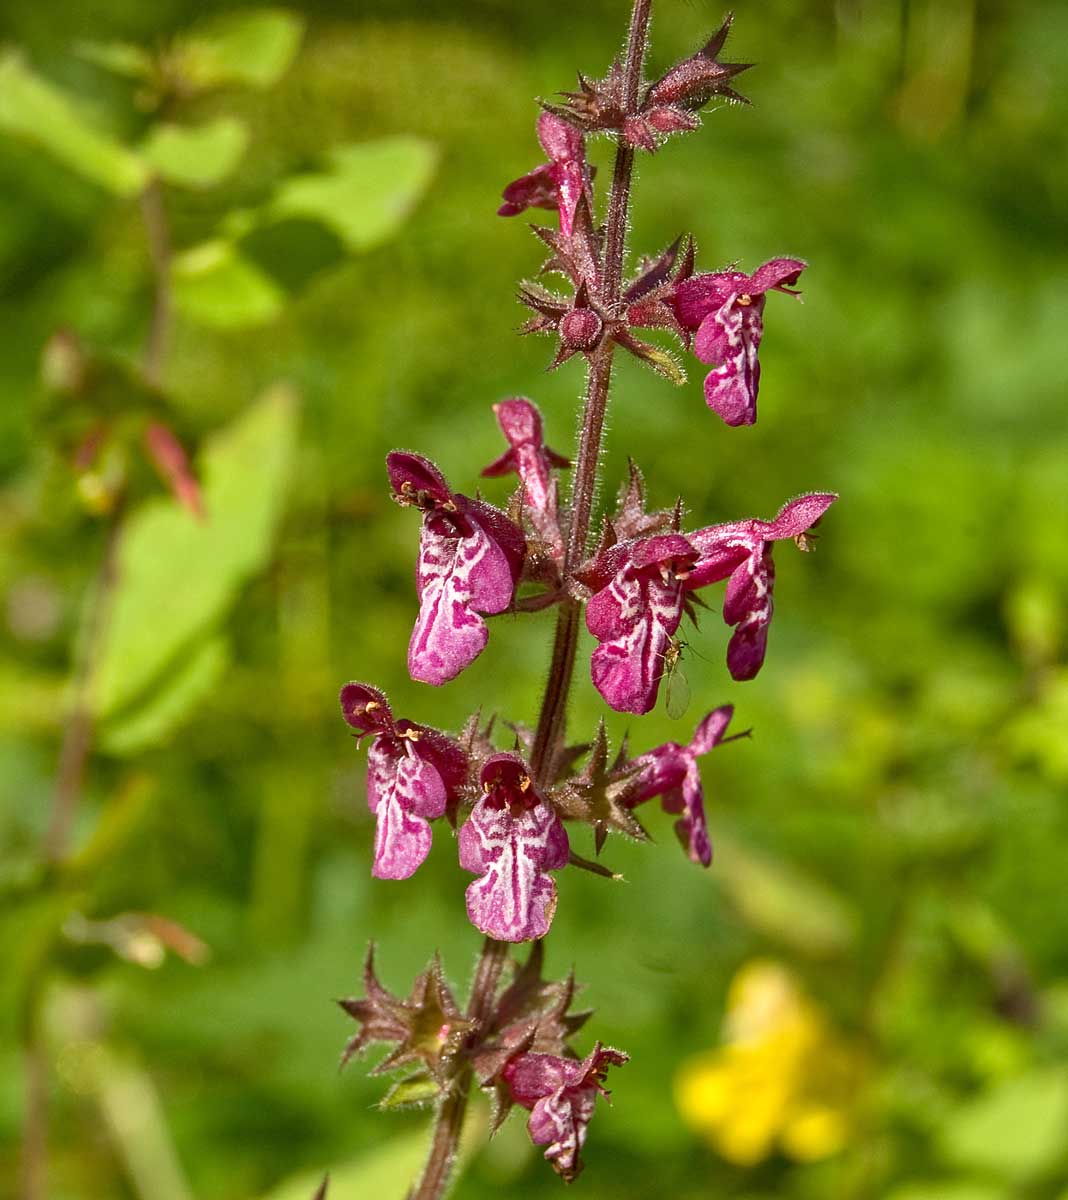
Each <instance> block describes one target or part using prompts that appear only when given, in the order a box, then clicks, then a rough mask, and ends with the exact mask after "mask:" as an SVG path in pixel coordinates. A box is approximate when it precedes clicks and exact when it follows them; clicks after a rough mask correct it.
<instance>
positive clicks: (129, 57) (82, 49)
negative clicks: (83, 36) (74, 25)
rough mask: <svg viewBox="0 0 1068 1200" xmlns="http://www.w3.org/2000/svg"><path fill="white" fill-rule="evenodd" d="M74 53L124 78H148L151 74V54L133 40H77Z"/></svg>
mask: <svg viewBox="0 0 1068 1200" xmlns="http://www.w3.org/2000/svg"><path fill="white" fill-rule="evenodd" d="M74 53H75V54H77V55H78V57H79V58H83V59H84V60H85V61H86V62H90V63H93V64H94V66H98V67H103V69H104V70H105V71H110V72H111V73H112V74H113V75H121V76H123V77H124V78H126V79H148V78H149V77H150V76H151V75H152V55H151V54H149V52H148V51H147V50H146V49H145V48H144V47H143V46H137V45H135V44H134V43H133V42H91V41H90V42H79V43H78V44H77V45H76V46H75V47H74Z"/></svg>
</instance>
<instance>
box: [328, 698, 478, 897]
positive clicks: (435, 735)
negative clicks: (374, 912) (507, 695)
mask: <svg viewBox="0 0 1068 1200" xmlns="http://www.w3.org/2000/svg"><path fill="white" fill-rule="evenodd" d="M340 699H341V713H342V716H343V717H344V718H345V721H346V722H347V723H348V724H349V725H351V726H352V728H353V729H356V730H357V731H358V733H359V736H360V737H361V738H362V737H364V736H366V735H373V736H374V739H375V740H374V741H373V742H372V743H371V748H370V750H369V751H368V753H367V807H368V808H369V809H370V810H371V812H372V813H374V815H375V856H374V866H373V868H372V870H371V874H372V875H374V876H375V877H376V878H377V879H407V878H408V877H409V876H410V875H413V874H414V873H415V871H416V870H417V869H418V868H419V866H420V865H421V864H422V862H423V860H424V859H425V858H426V856H427V855H428V854H429V853H430V842H431V832H430V825H429V822H430V821H432V820H433V819H434V818H436V817H440V816H443V815H444V813H445V810H446V808H447V807H448V805H449V803H450V802H451V801H453V800H455V799H456V798H457V796H458V793H459V789H460V788H461V787H462V786H463V784H464V781H465V779H466V777H467V756H466V755H465V754H464V752H463V750H462V749H461V748H460V747H459V746H458V745H457V744H456V743H455V742H454V741H452V740H451V739H450V738H448V737H446V736H445V734H443V733H440V732H439V731H438V730H436V729H430V728H429V727H427V726H425V725H416V724H415V723H414V722H412V721H407V720H401V721H395V720H394V718H393V712H392V710H391V709H390V707H389V701H388V700H387V699H386V697H385V695H384V694H383V693H382V692H380V691H379V690H378V689H377V688H373V687H371V686H370V685H369V684H366V683H347V684H345V686H344V687H343V688H342V689H341V696H340Z"/></svg>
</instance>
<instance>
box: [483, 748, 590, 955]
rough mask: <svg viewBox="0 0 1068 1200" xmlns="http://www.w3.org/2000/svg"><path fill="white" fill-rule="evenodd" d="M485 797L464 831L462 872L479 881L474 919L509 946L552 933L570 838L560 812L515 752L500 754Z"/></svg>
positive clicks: (489, 764) (488, 771) (486, 778)
mask: <svg viewBox="0 0 1068 1200" xmlns="http://www.w3.org/2000/svg"><path fill="white" fill-rule="evenodd" d="M481 778H482V792H483V794H482V797H481V799H480V800H479V801H478V803H477V804H476V805H475V807H474V808H473V809H472V810H471V815H470V816H469V817H468V818H467V820H466V821H465V822H464V825H463V827H462V828H461V830H460V866H461V867H463V868H464V870H465V871H471V872H473V873H474V874H476V875H479V876H480V878H479V879H476V880H475V882H474V883H472V884H471V885H470V887H468V889H467V915H468V916H469V917H470V918H471V922H472V924H474V925H475V926H476V927H477V928H478V929H480V930H481V931H482V932H483V933H485V934H488V935H489V936H490V937H494V938H497V939H498V940H499V941H502V942H527V941H531V940H532V939H534V938H541V937H544V936H545V935H546V933H548V931H549V926H550V925H551V924H552V919H553V913H554V912H555V910H556V884H555V882H554V881H553V879H552V878H551V877H550V876H549V875H548V874H547V872H548V871H559V870H560V869H561V868H563V867H565V866H567V861H568V853H569V847H568V840H567V834H566V832H565V831H564V827H563V824H562V823H561V821H560V818H559V817H558V816H557V814H556V811H555V809H554V808H553V807H552V805H551V804H549V803H548V802H547V801H546V800H545V799H544V798H543V797H542V796H541V795H539V793H538V792H537V790H536V789H535V787H534V782H533V780H532V779H531V777H530V772H529V771H528V769H527V767H526V764H525V763H524V762H523V760H522V759H521V758H520V757H519V756H518V755H516V754H494V755H492V756H491V757H490V758H488V759H487V760H486V762H485V764H484V765H483V767H482V775H481Z"/></svg>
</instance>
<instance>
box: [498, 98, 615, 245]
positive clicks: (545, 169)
mask: <svg viewBox="0 0 1068 1200" xmlns="http://www.w3.org/2000/svg"><path fill="white" fill-rule="evenodd" d="M538 140H539V141H540V142H541V145H542V149H543V150H544V151H545V153H546V154H547V155H548V157H549V162H547V163H543V164H542V165H541V166H538V167H535V168H534V170H533V171H531V172H530V173H529V174H527V175H523V176H521V177H520V178H519V179H516V180H514V181H513V182H512V183H510V184H508V186H507V187H506V188H505V189H504V191H503V193H502V196H503V198H504V203H503V204H502V205H501V206H500V208H498V209H497V215H498V216H501V217H514V216H518V214H519V213H521V212H524V211H525V210H526V209H528V208H556V209H559V212H560V231H561V233H563V235H564V236H565V237H570V236H571V233H572V230H573V229H574V226H575V214H576V212H577V211H578V206H579V201H580V200H581V199H582V196H583V194H585V195H586V198H587V200H589V202H590V204H591V206H592V203H593V198H592V194H591V185H590V171H589V168H588V167H587V165H586V146H585V139H584V137H583V134H582V131H581V130H580V129H576V128H575V126H574V125H572V124H570V123H569V122H568V121H565V120H563V119H562V118H561V117H558V116H555V115H554V114H553V113H550V112H543V113H542V114H541V115H540V116H539V117H538Z"/></svg>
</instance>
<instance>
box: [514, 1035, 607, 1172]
mask: <svg viewBox="0 0 1068 1200" xmlns="http://www.w3.org/2000/svg"><path fill="white" fill-rule="evenodd" d="M627 1058H628V1056H627V1055H626V1054H624V1053H623V1051H622V1050H613V1049H611V1048H610V1047H608V1046H602V1045H601V1043H600V1042H598V1043H597V1044H596V1045H595V1046H594V1048H593V1049H592V1050H591V1051H590V1053H589V1054H588V1055H587V1056H586V1057H585V1058H583V1059H578V1058H560V1057H558V1056H557V1055H555V1054H521V1055H519V1056H518V1057H516V1058H514V1059H512V1060H511V1062H509V1063H508V1064H507V1065H506V1066H505V1068H504V1071H503V1077H504V1081H505V1083H506V1084H507V1087H508V1090H509V1093H510V1095H511V1098H512V1099H513V1100H514V1101H515V1103H516V1104H520V1105H522V1106H523V1107H524V1108H527V1109H529V1110H530V1120H529V1121H528V1122H527V1130H528V1132H529V1133H530V1140H531V1141H532V1142H533V1143H534V1144H535V1145H536V1146H544V1147H545V1148H546V1149H545V1157H546V1159H547V1160H548V1161H549V1162H550V1163H551V1164H552V1166H553V1169H554V1170H555V1171H556V1172H557V1173H558V1174H559V1175H561V1176H562V1177H563V1178H564V1179H565V1180H567V1181H568V1182H570V1181H571V1180H573V1179H574V1178H575V1176H576V1175H578V1173H579V1172H580V1171H581V1170H582V1160H581V1158H580V1157H579V1155H580V1152H581V1150H582V1147H583V1145H584V1143H585V1141H586V1127H587V1126H588V1125H589V1123H590V1120H591V1118H592V1117H593V1111H594V1107H595V1105H596V1100H597V1096H598V1094H600V1095H602V1096H605V1097H607V1096H608V1091H607V1090H606V1088H605V1086H604V1079H605V1076H606V1074H607V1073H608V1068H609V1067H621V1066H623V1064H624V1063H625V1062H626V1061H627Z"/></svg>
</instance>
